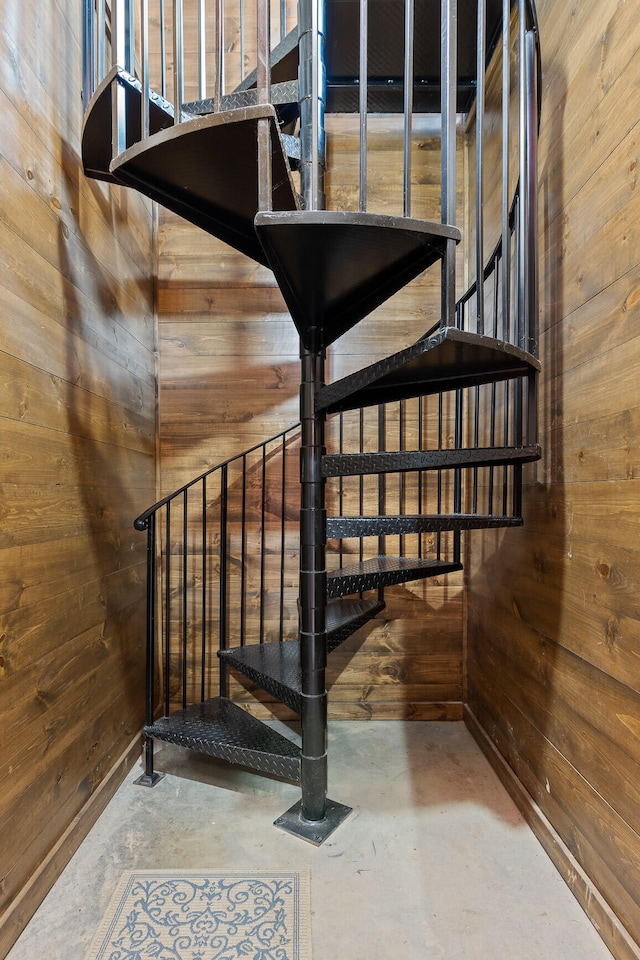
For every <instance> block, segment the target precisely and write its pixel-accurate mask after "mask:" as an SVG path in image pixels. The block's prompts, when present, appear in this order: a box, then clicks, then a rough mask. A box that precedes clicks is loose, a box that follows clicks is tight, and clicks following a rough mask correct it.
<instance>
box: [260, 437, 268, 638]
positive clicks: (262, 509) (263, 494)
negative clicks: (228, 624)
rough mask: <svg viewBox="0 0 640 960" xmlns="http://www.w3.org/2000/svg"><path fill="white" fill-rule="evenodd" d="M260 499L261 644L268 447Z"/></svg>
mask: <svg viewBox="0 0 640 960" xmlns="http://www.w3.org/2000/svg"><path fill="white" fill-rule="evenodd" d="M261 485H262V486H261V497H260V643H264V581H265V559H266V551H265V543H264V537H265V506H266V502H265V500H266V485H267V447H266V444H263V446H262V474H261Z"/></svg>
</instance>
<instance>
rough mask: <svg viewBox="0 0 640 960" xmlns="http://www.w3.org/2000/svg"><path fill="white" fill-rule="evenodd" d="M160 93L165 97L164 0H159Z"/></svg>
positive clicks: (165, 25)
mask: <svg viewBox="0 0 640 960" xmlns="http://www.w3.org/2000/svg"><path fill="white" fill-rule="evenodd" d="M160 93H161V94H162V97H163V99H165V100H166V99H167V16H166V10H165V0H160Z"/></svg>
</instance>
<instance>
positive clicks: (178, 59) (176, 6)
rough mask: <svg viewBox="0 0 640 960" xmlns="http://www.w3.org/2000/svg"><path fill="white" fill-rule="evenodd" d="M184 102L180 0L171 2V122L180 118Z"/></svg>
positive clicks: (182, 34)
mask: <svg viewBox="0 0 640 960" xmlns="http://www.w3.org/2000/svg"><path fill="white" fill-rule="evenodd" d="M183 102H184V16H183V8H182V0H174V3H173V122H174V123H180V121H181V120H182V104H183Z"/></svg>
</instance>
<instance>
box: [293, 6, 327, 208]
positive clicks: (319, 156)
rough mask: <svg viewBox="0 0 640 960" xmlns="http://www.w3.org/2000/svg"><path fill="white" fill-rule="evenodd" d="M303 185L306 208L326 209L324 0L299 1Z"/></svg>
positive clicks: (301, 167) (301, 182) (299, 79)
mask: <svg viewBox="0 0 640 960" xmlns="http://www.w3.org/2000/svg"><path fill="white" fill-rule="evenodd" d="M298 11H299V31H300V42H299V50H300V67H299V75H298V82H299V91H300V92H299V99H300V146H301V155H302V158H301V164H300V186H301V191H302V197H303V202H304V205H305V209H307V210H323V209H324V206H325V195H324V169H325V131H324V108H325V100H326V92H325V85H326V84H325V67H324V43H325V37H324V33H325V0H299V3H298Z"/></svg>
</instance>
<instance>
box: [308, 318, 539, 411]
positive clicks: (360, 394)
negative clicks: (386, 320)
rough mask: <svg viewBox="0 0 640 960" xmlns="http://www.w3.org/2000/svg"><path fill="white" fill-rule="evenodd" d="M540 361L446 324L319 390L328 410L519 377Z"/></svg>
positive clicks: (323, 406) (318, 402)
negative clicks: (435, 331)
mask: <svg viewBox="0 0 640 960" xmlns="http://www.w3.org/2000/svg"><path fill="white" fill-rule="evenodd" d="M539 369H540V363H539V361H538V360H536V358H535V357H533V356H532V355H531V354H530V353H527V352H526V351H525V350H522V349H521V348H520V347H516V346H513V345H512V344H509V343H504V342H503V341H502V340H495V339H494V338H493V337H486V336H484V335H483V334H479V333H470V332H468V331H466V330H458V329H456V328H455V327H446V328H445V329H443V330H438V332H437V333H435V334H433V335H432V336H430V337H425V338H424V339H422V340H418V342H417V343H414V344H413V345H412V346H410V347H407V348H406V349H404V350H400V351H399V352H398V353H395V354H392V356H390V357H385V359H384V360H379V361H378V362H377V363H374V364H371V366H369V367H365V368H364V369H363V370H358V371H357V372H356V373H353V374H351V375H350V376H348V377H345V378H344V379H343V380H336V382H335V383H331V384H328V385H327V386H326V387H323V388H322V389H321V390H319V391H318V394H317V397H316V409H317V410H324V411H326V412H327V413H336V412H339V411H340V410H354V409H356V408H358V407H367V406H371V405H372V404H378V403H388V402H390V401H392V400H406V399H409V398H410V397H420V396H428V395H429V394H433V393H439V392H440V391H441V390H456V389H458V388H460V387H469V386H475V385H476V384H481V383H495V382H497V381H499V380H510V379H513V378H515V377H524V376H526V375H527V374H528V373H531V372H532V371H537V370H539Z"/></svg>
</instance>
